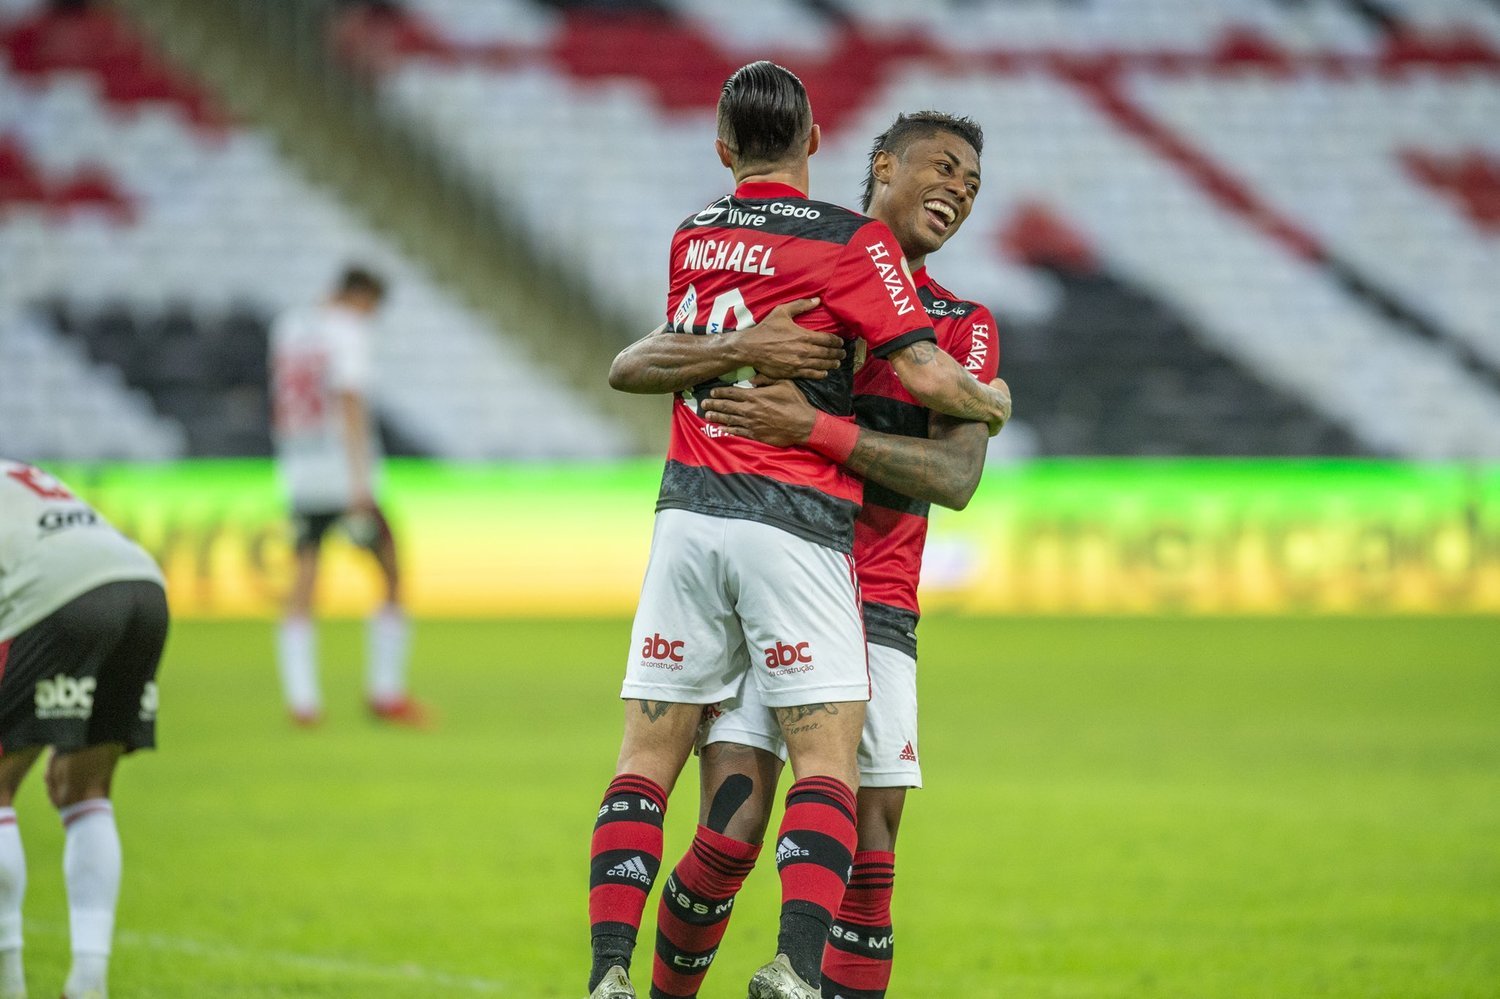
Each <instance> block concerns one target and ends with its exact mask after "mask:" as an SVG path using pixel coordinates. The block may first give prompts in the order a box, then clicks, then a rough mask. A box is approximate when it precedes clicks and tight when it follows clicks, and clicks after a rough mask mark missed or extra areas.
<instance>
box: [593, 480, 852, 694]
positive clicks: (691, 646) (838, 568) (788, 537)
mask: <svg viewBox="0 0 1500 999" xmlns="http://www.w3.org/2000/svg"><path fill="white" fill-rule="evenodd" d="M632 634H633V635H634V638H633V639H632V643H633V644H632V645H631V649H630V657H629V658H628V659H627V660H626V664H625V685H624V687H623V689H622V690H621V692H620V696H621V697H627V698H635V699H638V700H651V701H674V702H677V703H682V704H714V703H717V702H719V701H722V700H724V699H725V698H728V697H732V696H735V695H738V694H739V693H740V690H741V683H742V681H743V682H744V683H745V684H746V685H747V686H753V687H754V688H755V690H756V692H757V694H758V696H759V698H760V703H762V704H764V705H766V706H767V707H789V706H792V705H797V704H821V703H825V702H828V701H864V700H868V699H869V697H870V672H869V665H868V663H867V662H866V660H865V632H864V623H863V621H862V620H861V618H860V613H859V584H858V583H857V582H856V580H855V576H854V562H853V560H852V559H850V558H849V556H847V555H845V554H843V553H842V552H837V551H834V550H833V549H832V548H827V547H825V546H823V545H820V544H817V543H815V542H812V541H806V540H804V539H802V538H799V537H797V536H795V535H793V534H788V533H787V532H786V531H783V530H781V529H780V528H776V527H771V526H770V525H768V524H760V523H756V522H755V521H751V520H733V519H730V518H727V517H710V516H707V515H705V514H701V513H693V512H690V511H687V510H663V511H661V512H660V513H658V514H657V515H656V530H655V532H654V533H653V535H652V538H651V560H650V562H649V563H648V564H647V566H646V580H645V582H644V583H643V584H642V586H641V602H640V606H639V607H638V608H637V610H636V614H635V626H634V630H633V632H632Z"/></svg>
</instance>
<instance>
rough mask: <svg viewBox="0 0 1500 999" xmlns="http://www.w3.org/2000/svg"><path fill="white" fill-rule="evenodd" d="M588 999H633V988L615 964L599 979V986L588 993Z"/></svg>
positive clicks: (622, 971) (620, 968)
mask: <svg viewBox="0 0 1500 999" xmlns="http://www.w3.org/2000/svg"><path fill="white" fill-rule="evenodd" d="M589 999H635V986H634V985H631V984H630V978H629V976H627V975H626V974H625V969H624V968H622V967H620V966H619V965H618V964H617V965H615V966H614V967H613V968H610V969H609V972H608V973H607V974H605V976H604V977H603V978H601V979H599V984H598V985H596V986H594V991H592V992H590V993H589Z"/></svg>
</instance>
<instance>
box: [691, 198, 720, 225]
mask: <svg viewBox="0 0 1500 999" xmlns="http://www.w3.org/2000/svg"><path fill="white" fill-rule="evenodd" d="M728 210H729V196H728V195H727V194H726V195H725V196H724V197H722V198H720V199H719V200H718V201H715V202H714V203H713V204H711V205H709V206H708V207H707V208H705V209H703V211H701V212H699V213H698V214H697V215H694V216H693V225H713V224H714V223H715V222H717V221H719V216H720V215H723V214H724V213H725V212H726V211H728Z"/></svg>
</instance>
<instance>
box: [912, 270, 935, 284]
mask: <svg viewBox="0 0 1500 999" xmlns="http://www.w3.org/2000/svg"><path fill="white" fill-rule="evenodd" d="M911 283H912V284H914V285H916V286H917V287H918V288H926V287H928V286H929V285H931V284H932V278H931V277H929V276H928V274H927V265H926V264H923V265H922V266H921V267H918V268H917V270H916V272H915V273H914V274H912V276H911Z"/></svg>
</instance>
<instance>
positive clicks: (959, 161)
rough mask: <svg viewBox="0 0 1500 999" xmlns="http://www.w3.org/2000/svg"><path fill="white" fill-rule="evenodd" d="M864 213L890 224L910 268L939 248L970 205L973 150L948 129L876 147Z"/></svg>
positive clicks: (975, 173) (975, 169)
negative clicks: (897, 145)
mask: <svg viewBox="0 0 1500 999" xmlns="http://www.w3.org/2000/svg"><path fill="white" fill-rule="evenodd" d="M871 173H872V176H873V179H874V184H873V187H872V191H871V199H870V212H869V213H870V215H871V216H872V217H874V218H877V219H879V220H880V221H882V222H884V223H885V224H886V225H888V226H890V227H891V231H892V232H893V233H895V236H896V239H897V241H898V242H900V244H901V249H902V251H903V252H904V253H905V254H906V257H907V260H909V261H910V262H911V266H912V269H914V270H915V269H916V268H918V267H920V266H921V265H922V263H923V262H924V261H925V259H926V257H927V254H929V253H934V252H936V251H937V250H939V249H941V248H942V246H943V244H944V243H946V242H947V241H948V239H949V237H951V236H952V235H953V234H954V233H955V232H957V231H958V227H959V226H961V225H963V223H964V220H965V219H967V218H968V217H969V212H970V211H972V210H973V208H974V198H975V196H976V195H978V194H979V154H978V153H977V152H975V151H974V147H973V146H971V145H969V143H968V142H967V141H966V140H965V139H963V138H962V137H960V136H958V135H956V134H954V133H953V132H948V131H935V132H933V133H932V134H931V135H928V136H925V137H921V138H915V139H913V140H911V141H910V142H909V143H908V144H907V146H906V148H905V150H903V151H902V152H901V153H900V154H896V153H891V152H887V151H881V152H877V153H876V154H875V157H874V161H873V162H872V163H871Z"/></svg>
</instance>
